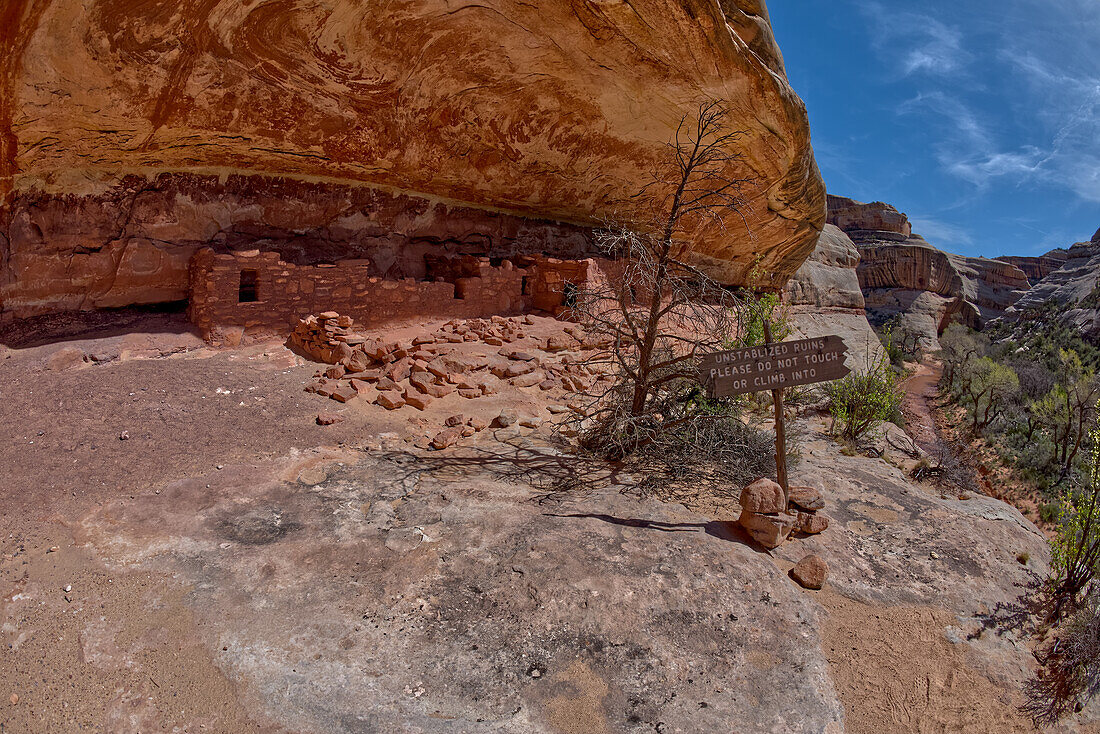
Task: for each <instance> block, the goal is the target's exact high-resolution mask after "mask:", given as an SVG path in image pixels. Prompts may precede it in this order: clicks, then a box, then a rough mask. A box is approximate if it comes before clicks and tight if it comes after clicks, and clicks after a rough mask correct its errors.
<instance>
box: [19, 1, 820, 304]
mask: <svg viewBox="0 0 1100 734" xmlns="http://www.w3.org/2000/svg"><path fill="white" fill-rule="evenodd" d="M704 99H718V100H721V101H722V102H723V103H725V104H726V105H727V106H728V108H729V109H730V111H731V114H732V121H733V123H734V125H735V127H736V129H737V130H740V131H741V133H742V135H741V151H740V152H741V154H742V160H741V161H740V163H739V170H737V171H736V173H737V174H738V175H740V176H744V177H746V178H748V179H750V181H751V183H750V184H749V185H748V186H747V187H746V189H745V192H744V193H745V199H746V201H745V206H744V211H743V214H744V216H743V218H742V217H741V216H733V217H729V218H727V219H726V220H725V221H724V222H717V223H715V224H714V225H713V226H711V227H710V228H709V229H707V230H705V231H703V232H701V233H699V236H698V237H696V238H695V240H694V242H695V245H694V249H693V256H694V258H695V260H696V261H697V262H698V263H700V264H702V265H705V266H707V267H708V268H710V270H711V271H712V272H713V273H714V274H715V275H716V276H717V277H719V278H720V279H721V280H723V281H725V282H727V283H730V284H739V283H743V282H745V281H746V280H747V279H748V277H749V273H750V272H756V273H757V274H759V273H761V272H762V273H764V278H765V279H766V280H765V284H766V285H767V284H770V285H774V286H778V285H781V284H782V283H783V282H785V281H786V280H787V278H788V277H790V276H791V274H793V273H794V271H795V270H796V269H797V268H798V267H799V265H801V263H802V262H803V261H804V260H805V259H806V258H807V257H808V256H809V254H810V253H811V252H812V251H813V248H814V245H815V243H816V241H817V237H818V233H819V231H820V229H821V226H822V224H823V222H824V218H825V194H824V187H823V185H822V182H821V178H820V175H819V174H818V171H817V167H816V164H815V162H814V158H813V152H812V150H811V147H810V136H809V127H808V123H807V117H806V112H805V109H804V106H803V104H802V102H801V100H800V99H799V98H798V96H797V95H796V94H795V93H794V92H793V91H792V89H791V88H790V86H789V85H788V83H787V80H786V77H785V75H784V70H783V62H782V58H781V56H780V53H779V50H778V48H777V46H776V44H775V41H774V38H773V36H772V32H771V28H770V25H769V22H768V16H767V10H766V8H765V7H764V3H763V2H759V1H757V0H681V1H677V2H672V1H670V0H635V2H631V3H626V2H615V1H614V0H604V1H602V2H562V1H561V0H553V1H551V2H542V3H521V2H510V1H508V0H487V1H486V2H481V3H477V4H474V3H464V2H438V1H430V0H407V1H404V2H395V3H389V4H387V5H386V6H385V9H384V10H383V9H381V8H379V7H376V6H374V5H369V4H363V3H359V2H354V1H352V0H333V1H332V2H329V3H323V4H322V3H315V2H306V1H305V0H278V1H275V0H259V1H258V2H252V3H239V2H229V1H228V0H162V1H160V2H152V3H150V2H138V1H137V0H79V1H78V0H9V1H8V2H6V3H4V5H3V8H2V9H0V202H2V209H0V320H10V319H12V318H19V317H23V316H29V315H33V314H37V313H47V312H52V311H59V310H64V309H89V308H101V307H116V306H124V305H129V304H139V303H156V302H165V301H178V300H183V299H185V298H186V297H187V292H188V282H187V278H188V267H187V266H188V262H189V260H190V257H191V255H192V253H193V252H194V251H196V250H197V249H199V248H200V247H212V248H213V249H215V250H216V251H233V250H241V249H254V248H259V249H260V250H263V251H278V252H279V253H280V255H281V257H283V258H284V259H285V260H287V261H289V262H295V263H298V264H313V263H319V262H332V261H336V260H341V259H348V258H355V259H360V260H365V261H367V262H369V263H370V264H371V268H372V272H374V273H375V274H377V275H378V276H379V277H413V278H416V277H424V264H423V258H424V256H425V255H427V254H440V253H450V252H457V253H466V254H476V255H481V256H487V257H490V258H502V257H509V256H512V255H515V254H522V253H528V254H530V253H538V252H543V253H550V254H556V255H561V256H565V257H571V256H577V255H584V254H586V253H588V252H589V251H590V250H591V247H592V243H591V237H590V228H591V227H593V226H596V225H598V224H599V223H601V222H603V221H606V220H608V219H612V218H617V219H636V218H640V217H643V216H644V214H645V212H646V211H648V210H649V209H651V208H652V202H651V201H649V200H647V198H646V196H644V195H643V196H639V195H638V193H639V190H640V189H641V188H642V187H643V186H644V184H645V183H646V182H647V180H648V175H649V173H650V171H651V170H652V169H653V167H654V164H655V163H656V162H657V161H658V160H659V159H660V157H661V156H662V155H665V154H667V148H666V143H667V141H668V140H669V139H670V137H671V136H672V134H673V132H674V130H675V128H676V125H677V123H678V122H679V121H680V119H681V117H682V116H683V115H684V114H685V113H689V112H690V111H691V110H693V109H695V108H696V106H697V104H698V103H699V102H700V101H701V100H704ZM758 282H759V278H758Z"/></svg>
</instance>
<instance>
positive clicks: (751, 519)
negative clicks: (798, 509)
mask: <svg viewBox="0 0 1100 734" xmlns="http://www.w3.org/2000/svg"><path fill="white" fill-rule="evenodd" d="M796 520H797V518H796V517H795V516H794V515H790V514H787V513H777V514H763V513H756V512H750V511H748V510H743V511H742V512H741V517H740V518H738V520H737V522H738V523H739V524H740V525H741V527H743V528H744V529H745V530H746V531H747V532H748V533H749V535H751V536H752V537H753V539H754V540H755V541H756V542H757V543H759V544H760V545H762V546H764V547H765V548H769V549H771V548H778V547H779V546H780V545H781V544H782V543H783V541H784V540H786V539H787V536H788V535H790V534H791V530H793V529H794V526H795V522H796Z"/></svg>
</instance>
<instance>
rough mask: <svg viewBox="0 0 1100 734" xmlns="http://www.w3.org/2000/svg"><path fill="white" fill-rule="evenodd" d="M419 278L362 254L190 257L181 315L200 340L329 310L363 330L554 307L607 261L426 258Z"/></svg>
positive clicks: (272, 329)
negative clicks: (302, 260)
mask: <svg viewBox="0 0 1100 734" xmlns="http://www.w3.org/2000/svg"><path fill="white" fill-rule="evenodd" d="M424 261H425V277H424V278H423V279H417V278H411V277H409V278H400V279H394V278H383V277H378V276H377V275H375V273H376V269H375V268H374V267H373V264H372V263H371V262H370V261H368V260H362V259H347V260H339V261H337V262H335V263H322V264H317V265H295V264H293V263H288V262H285V261H284V260H282V259H281V257H280V255H279V253H278V252H261V251H259V250H249V251H244V252H234V253H226V254H219V253H216V252H214V250H212V249H210V248H203V249H201V250H199V251H198V252H196V253H195V255H194V256H193V257H192V258H191V265H190V278H189V282H190V287H189V299H188V302H189V306H188V313H189V316H190V318H191V321H192V322H193V323H194V324H195V325H196V326H197V327H198V328H199V330H200V331H201V332H202V334H203V337H204V338H206V339H207V340H208V341H211V342H215V343H234V342H239V341H240V338H241V335H242V334H244V333H245V332H248V333H256V332H261V333H262V332H266V333H276V334H284V333H286V332H287V331H288V330H289V329H290V328H291V327H292V326H293V325H294V324H295V323H296V322H297V321H298V320H299V319H301V318H303V317H305V316H308V315H309V314H314V313H319V312H323V311H329V310H334V311H338V312H340V313H342V314H345V315H347V316H349V317H351V318H353V319H355V321H356V322H357V323H358V324H360V325H361V326H363V327H367V328H376V327H380V326H384V325H387V324H393V323H399V322H407V321H412V320H426V319H427V320H430V319H454V318H474V317H488V316H494V315H515V314H523V313H527V312H530V311H532V310H537V311H543V312H546V313H551V314H553V313H557V312H560V311H561V310H562V309H563V308H565V307H566V306H568V304H569V300H570V298H571V297H572V294H573V293H574V292H575V291H576V290H577V289H579V288H583V287H584V285H585V284H586V283H587V282H588V281H589V280H590V279H592V278H594V277H597V276H598V274H599V272H600V268H606V267H609V266H610V263H609V262H608V261H601V260H596V259H592V258H589V259H585V260H561V259H558V258H553V257H546V256H542V255H539V256H528V255H524V256H519V257H515V258H513V259H497V260H495V261H494V260H493V259H490V258H488V257H480V256H474V255H427V256H425V257H424Z"/></svg>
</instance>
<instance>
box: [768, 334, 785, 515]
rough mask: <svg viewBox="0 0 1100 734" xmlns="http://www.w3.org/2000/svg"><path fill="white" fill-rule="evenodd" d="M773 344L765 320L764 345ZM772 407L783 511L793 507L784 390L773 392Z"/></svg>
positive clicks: (776, 469) (777, 469)
mask: <svg viewBox="0 0 1100 734" xmlns="http://www.w3.org/2000/svg"><path fill="white" fill-rule="evenodd" d="M771 344H772V325H771V321H770V320H769V319H767V318H765V319H764V345H765V346H771ZM772 406H773V407H774V408H775V479H776V481H778V482H779V486H780V487H782V488H783V509H784V511H785V510H786V509H787V508H788V507H790V506H791V487H790V484H788V483H787V426H786V424H785V423H784V421H783V388H781V387H777V388H775V389H774V390H772Z"/></svg>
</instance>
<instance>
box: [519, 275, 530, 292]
mask: <svg viewBox="0 0 1100 734" xmlns="http://www.w3.org/2000/svg"><path fill="white" fill-rule="evenodd" d="M519 294H520V295H521V296H529V295H531V286H530V285H529V284H528V282H527V276H526V275H525V276H523V280H521V281H520V284H519Z"/></svg>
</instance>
